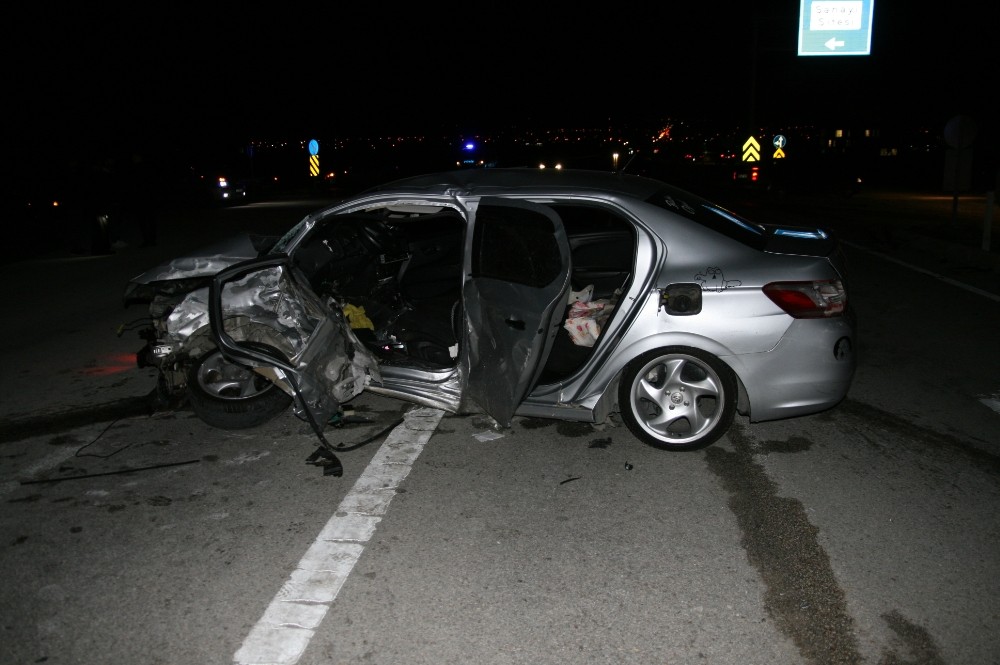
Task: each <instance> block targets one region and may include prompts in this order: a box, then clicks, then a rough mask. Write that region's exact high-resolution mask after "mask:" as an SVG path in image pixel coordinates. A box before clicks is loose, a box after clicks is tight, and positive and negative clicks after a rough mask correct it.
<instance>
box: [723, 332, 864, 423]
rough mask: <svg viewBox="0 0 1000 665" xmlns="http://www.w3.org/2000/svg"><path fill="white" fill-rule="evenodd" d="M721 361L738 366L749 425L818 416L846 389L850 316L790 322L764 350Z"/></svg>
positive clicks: (851, 361)
mask: <svg viewBox="0 0 1000 665" xmlns="http://www.w3.org/2000/svg"><path fill="white" fill-rule="evenodd" d="M725 360H727V361H733V362H734V364H736V365H739V366H740V369H737V372H738V373H739V374H740V378H741V380H742V381H743V384H744V387H745V388H746V391H747V397H748V399H749V404H750V412H749V418H750V421H751V422H759V421H766V420H778V419H780V418H791V417H794V416H803V415H809V414H813V413H819V412H821V411H825V410H827V409H829V408H832V407H834V406H836V405H837V404H838V403H839V402H841V401H842V400H843V399H844V397H846V396H847V392H848V390H850V387H851V383H852V382H853V380H854V372H855V369H856V367H857V332H856V326H855V325H854V321H853V319H852V318H851V317H850V316H844V317H837V318H834V319H806V320H803V319H800V320H796V321H795V322H794V323H793V324H792V326H791V327H789V329H788V331H787V332H786V333H785V335H784V336H783V337H782V338H781V340H780V341H779V342H778V344H777V345H776V346H775V347H774V348H773V349H771V350H770V351H768V352H766V353H756V354H747V355H741V356H738V357H734V358H726V359H725Z"/></svg>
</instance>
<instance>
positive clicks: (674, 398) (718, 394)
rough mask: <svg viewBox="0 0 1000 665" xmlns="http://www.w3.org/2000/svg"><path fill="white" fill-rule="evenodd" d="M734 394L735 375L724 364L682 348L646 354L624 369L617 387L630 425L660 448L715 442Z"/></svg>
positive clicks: (730, 413)
mask: <svg viewBox="0 0 1000 665" xmlns="http://www.w3.org/2000/svg"><path fill="white" fill-rule="evenodd" d="M736 397H737V396H736V377H735V375H734V374H733V372H732V370H731V369H729V367H727V366H726V364H725V363H723V362H722V361H721V360H719V359H718V358H716V357H715V356H713V355H711V354H709V353H706V352H704V351H700V350H698V349H689V348H685V347H665V348H662V349H655V350H653V351H649V352H647V353H644V354H643V355H641V356H639V357H638V358H636V359H635V360H634V361H632V362H631V363H629V365H628V366H627V367H626V368H625V373H624V375H623V376H622V380H621V383H620V384H619V387H618V405H619V408H620V409H621V414H622V419H623V420H624V421H625V424H626V425H627V426H628V428H629V430H630V431H631V432H632V433H633V434H634V435H635V436H636V437H637V438H638V439H639V440H641V441H642V442H643V443H646V444H648V445H650V446H653V447H654V448H661V449H664V450H695V449H697V448H704V447H705V446H709V445H711V444H712V443H714V442H715V441H716V440H717V439H718V438H719V437H721V436H722V435H723V434H725V433H726V431H727V430H728V429H729V427H730V426H731V425H732V423H733V418H734V417H735V415H736Z"/></svg>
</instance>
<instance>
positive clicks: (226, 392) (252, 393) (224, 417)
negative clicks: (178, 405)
mask: <svg viewBox="0 0 1000 665" xmlns="http://www.w3.org/2000/svg"><path fill="white" fill-rule="evenodd" d="M187 392H188V401H189V402H190V403H191V408H192V409H193V410H194V412H195V415H197V416H198V417H199V418H201V419H202V420H203V421H205V422H206V423H208V424H209V425H211V426H212V427H218V428H219V429H249V428H252V427H258V426H260V425H263V424H264V423H266V422H268V421H269V420H271V419H273V418H274V417H275V416H277V415H278V414H280V413H281V412H283V411H284V410H285V409H287V408H288V407H289V405H290V404H291V403H292V398H291V396H290V395H288V394H287V393H286V392H284V391H283V390H282V389H281V388H279V387H278V386H276V385H275V384H273V383H271V382H270V381H268V380H267V378H265V377H263V376H261V375H260V374H258V373H257V372H254V371H253V370H252V369H250V368H248V367H244V366H243V365H238V364H236V363H234V362H231V361H229V360H228V359H226V357H225V356H223V355H222V353H221V352H220V351H219V350H218V349H213V350H212V351H209V352H208V353H206V354H205V355H204V356H202V357H201V358H199V359H198V361H197V362H196V363H195V364H194V365H193V366H192V367H191V370H190V371H189V372H188V391H187Z"/></svg>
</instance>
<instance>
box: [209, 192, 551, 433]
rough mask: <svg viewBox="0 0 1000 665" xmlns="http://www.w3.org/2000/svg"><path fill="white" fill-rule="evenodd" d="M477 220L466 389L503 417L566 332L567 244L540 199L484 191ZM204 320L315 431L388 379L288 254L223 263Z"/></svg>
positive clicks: (466, 297) (467, 288) (468, 288)
mask: <svg viewBox="0 0 1000 665" xmlns="http://www.w3.org/2000/svg"><path fill="white" fill-rule="evenodd" d="M471 217H472V222H471V223H472V228H473V233H472V237H471V239H470V242H469V247H470V249H471V251H470V255H469V257H468V258H467V261H466V279H465V284H464V291H463V301H464V305H465V319H464V332H463V344H462V349H463V352H462V353H463V355H462V356H461V363H462V365H463V368H462V369H463V371H464V376H465V377H466V378H465V379H461V380H460V385H459V389H460V391H461V393H462V396H463V399H467V400H471V401H472V402H475V403H476V404H478V405H479V406H480V407H481V408H482V409H483V410H484V411H485V412H486V413H488V414H489V415H490V416H492V417H493V418H494V419H495V420H497V422H499V423H502V424H503V425H505V426H506V425H508V424H509V423H510V420H511V417H512V416H513V414H514V411H515V409H516V408H517V406H518V405H519V404H520V402H521V401H522V400H523V399H524V397H525V395H527V393H528V392H529V391H530V389H531V387H532V386H533V385H534V383H535V381H536V380H537V378H538V375H539V374H540V372H541V369H542V367H543V365H544V362H545V359H546V357H547V354H548V352H549V350H550V348H551V346H552V342H553V340H554V339H555V336H556V334H557V333H558V331H559V330H560V329H561V325H562V321H563V318H564V316H565V310H566V306H567V302H566V299H567V297H568V294H569V287H570V282H569V274H570V267H571V266H570V249H569V243H568V241H567V239H566V233H565V230H564V229H563V226H562V222H561V221H560V219H559V217H558V215H557V214H556V213H555V212H554V211H553V210H551V209H550V208H548V207H546V206H543V205H539V204H532V203H527V202H517V201H506V200H502V199H492V200H490V199H483V200H481V201H480V202H479V204H478V206H476V208H475V210H474V212H472V215H471ZM299 263H300V264H301V263H302V262H301V261H300V262H299ZM209 320H210V323H211V329H212V336H213V339H214V341H215V343H216V345H217V346H218V347H219V349H220V350H221V351H222V352H223V354H224V355H226V356H227V357H228V358H230V359H231V360H234V361H235V362H240V363H243V364H246V365H249V366H251V367H256V368H259V369H258V371H262V370H264V371H263V372H262V373H266V374H268V376H270V377H271V378H272V380H276V381H277V382H278V383H279V385H282V386H283V387H284V388H285V389H286V390H287V391H288V392H290V393H291V394H292V395H293V396H294V397H295V398H296V400H295V409H296V413H298V414H299V415H300V416H302V417H303V418H305V419H307V420H308V421H309V422H310V423H311V424H312V425H313V427H314V428H316V429H317V430H322V429H323V428H324V427H325V425H326V423H327V422H328V420H329V418H330V416H332V415H333V414H334V413H335V412H336V411H337V409H338V408H339V406H340V403H342V402H344V401H347V400H349V399H350V398H351V397H354V396H355V395H357V394H359V393H360V392H361V391H362V390H363V389H364V388H365V387H366V386H367V385H369V383H371V382H372V381H381V379H382V377H381V372H380V370H379V367H378V364H377V361H376V360H375V358H374V355H373V354H372V353H371V352H370V351H368V349H367V348H366V347H365V346H364V345H363V344H362V343H361V342H360V341H359V340H358V339H357V337H356V336H355V335H354V333H353V332H352V331H351V328H350V325H349V323H348V321H347V320H346V318H345V316H344V314H343V312H342V311H339V310H337V309H336V308H332V307H330V306H329V305H328V303H326V302H324V301H323V299H322V298H320V297H319V296H317V295H316V294H315V292H314V291H313V290H312V289H311V288H310V286H309V279H308V278H307V277H305V275H304V274H302V273H301V271H300V270H299V269H298V268H297V267H296V262H295V261H293V260H291V259H290V258H289V257H287V256H284V255H275V256H271V257H268V258H265V259H259V260H251V261H246V262H243V263H239V264H236V265H234V266H231V267H230V268H227V269H225V270H222V271H221V272H219V273H218V274H217V275H216V276H215V278H214V279H213V281H212V284H211V287H210V290H209Z"/></svg>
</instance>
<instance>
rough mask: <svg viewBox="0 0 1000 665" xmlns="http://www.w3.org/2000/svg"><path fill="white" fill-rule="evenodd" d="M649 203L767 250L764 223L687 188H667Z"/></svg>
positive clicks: (650, 198) (751, 245) (744, 242)
mask: <svg viewBox="0 0 1000 665" xmlns="http://www.w3.org/2000/svg"><path fill="white" fill-rule="evenodd" d="M646 201H647V202H648V203H652V204H653V205H655V206H657V207H659V208H663V209H664V210H669V211H670V212H674V213H677V214H678V215H683V216H684V217H687V218H688V219H690V220H691V221H693V222H696V223H698V224H701V225H702V226H707V227H708V228H710V229H712V230H713V231H716V232H717V233H721V234H723V235H724V236H727V237H729V238H732V239H734V240H738V241H740V242H742V243H743V244H745V245H749V246H750V247H753V248H755V249H763V247H764V245H765V243H766V242H767V238H766V234H765V231H764V227H762V226H761V225H760V224H755V223H754V222H751V221H749V220H747V219H744V218H743V217H740V216H739V215H737V214H736V213H734V212H732V211H730V210H726V209H725V208H723V207H721V206H719V205H716V204H714V203H712V202H711V201H706V200H705V199H703V198H701V197H700V196H697V195H695V194H692V193H691V192H687V191H684V190H683V189H677V188H676V187H664V188H662V189H660V190H659V191H657V192H656V193H655V194H653V195H652V196H651V197H649V198H648V199H646Z"/></svg>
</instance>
